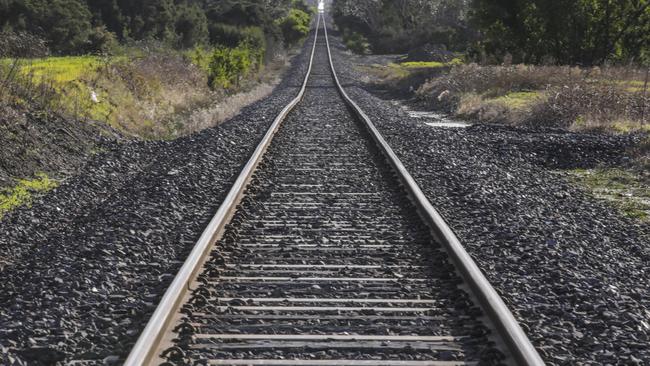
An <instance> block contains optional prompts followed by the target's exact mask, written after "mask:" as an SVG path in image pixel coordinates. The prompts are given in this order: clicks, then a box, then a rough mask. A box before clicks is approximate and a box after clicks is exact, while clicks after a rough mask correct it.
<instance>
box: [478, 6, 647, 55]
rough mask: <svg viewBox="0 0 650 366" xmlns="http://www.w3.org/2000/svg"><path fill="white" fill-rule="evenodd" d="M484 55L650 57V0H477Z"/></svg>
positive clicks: (480, 44) (479, 49)
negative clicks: (649, 48)
mask: <svg viewBox="0 0 650 366" xmlns="http://www.w3.org/2000/svg"><path fill="white" fill-rule="evenodd" d="M471 19H472V22H473V24H474V26H475V27H477V29H478V30H480V31H481V33H482V37H481V41H480V42H478V44H477V45H476V47H475V50H476V53H477V54H478V55H480V54H483V55H486V56H491V55H494V56H496V60H502V59H503V58H504V57H506V56H507V55H512V58H513V61H514V62H527V63H562V64H576V63H581V64H600V63H603V62H604V61H606V60H612V61H629V60H633V61H637V62H640V61H646V62H647V61H650V60H648V57H650V54H649V53H648V52H649V50H648V47H649V46H650V1H648V0H620V1H612V0H572V1H549V0H474V1H473V6H472V13H471Z"/></svg>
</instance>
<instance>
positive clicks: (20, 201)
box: [0, 173, 58, 219]
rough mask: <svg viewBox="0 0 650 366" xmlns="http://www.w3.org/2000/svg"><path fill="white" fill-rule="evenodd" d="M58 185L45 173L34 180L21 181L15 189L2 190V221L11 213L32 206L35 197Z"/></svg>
mask: <svg viewBox="0 0 650 366" xmlns="http://www.w3.org/2000/svg"><path fill="white" fill-rule="evenodd" d="M57 185H58V183H57V182H56V181H54V180H52V179H50V178H49V177H48V176H47V175H46V174H44V173H37V174H36V178H34V179H20V180H18V184H17V185H16V186H15V187H13V188H6V189H3V190H0V219H1V218H2V217H3V216H4V215H5V214H6V213H7V212H9V211H11V210H13V209H15V208H17V207H20V206H23V205H31V203H32V201H33V199H34V195H36V194H40V193H44V192H47V191H49V190H51V189H54V188H56V187H57Z"/></svg>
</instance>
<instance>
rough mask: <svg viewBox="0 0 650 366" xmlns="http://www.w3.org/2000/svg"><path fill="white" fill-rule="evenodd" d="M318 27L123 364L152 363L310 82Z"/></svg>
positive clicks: (317, 22)
mask: <svg viewBox="0 0 650 366" xmlns="http://www.w3.org/2000/svg"><path fill="white" fill-rule="evenodd" d="M319 28H320V16H319V17H318V20H317V21H316V31H315V32H314V33H315V34H314V44H313V46H312V49H311V55H310V58H309V66H308V68H307V72H306V73H305V78H304V81H303V83H302V86H301V88H300V91H299V92H298V94H297V96H296V97H295V98H294V99H293V100H291V102H289V104H287V106H286V107H284V109H283V110H282V111H281V112H280V114H279V115H278V116H277V117H276V118H275V120H274V121H273V123H272V124H271V126H270V127H269V129H268V130H267V132H266V134H265V135H264V138H263V139H262V141H261V142H260V143H259V145H258V146H257V148H256V149H255V152H254V153H253V155H252V156H251V158H250V159H249V160H248V163H247V164H246V166H244V168H243V169H242V171H241V173H240V174H239V176H238V177H237V180H236V181H235V183H234V184H233V186H232V188H231V189H230V191H229V192H228V195H227V196H226V198H225V199H224V201H223V203H222V204H221V206H220V207H219V209H218V210H217V213H216V214H215V215H214V217H213V218H212V220H211V221H210V223H209V224H208V226H207V227H206V229H205V230H204V231H203V233H202V234H201V237H200V238H199V240H198V242H197V243H196V244H195V245H194V248H193V249H192V252H191V253H190V255H189V257H188V258H187V259H186V261H185V262H184V263H183V266H182V267H181V269H180V270H179V272H178V274H177V275H176V277H175V278H174V280H173V282H172V284H171V285H170V287H169V288H168V289H167V291H166V292H165V294H164V295H163V297H162V300H161V302H160V304H159V305H158V307H157V308H156V310H155V311H154V313H153V315H152V316H151V318H150V319H149V322H148V323H147V325H146V327H145V329H144V330H143V331H142V333H141V334H140V337H139V338H138V340H137V342H136V344H135V346H134V347H133V348H132V349H131V352H130V354H129V356H128V357H127V359H126V361H125V363H124V365H125V366H142V365H145V364H147V363H149V362H151V361H152V360H153V359H154V358H155V357H156V356H157V355H156V354H155V352H156V350H157V349H158V347H159V344H160V342H161V340H162V337H163V335H164V331H165V330H166V328H167V327H168V326H169V324H170V322H171V321H172V319H173V317H174V315H175V314H176V312H177V310H178V308H179V306H180V305H181V301H182V299H183V297H184V296H185V294H186V293H187V291H188V290H189V287H190V284H191V283H192V281H193V280H194V279H195V277H196V275H197V274H198V272H199V270H200V269H201V264H202V263H203V262H204V260H205V257H206V255H207V254H208V253H209V251H210V249H211V248H212V246H213V244H214V243H215V242H216V240H217V239H218V236H219V234H220V232H221V231H222V230H223V228H224V227H225V225H226V224H227V223H228V221H229V218H230V216H231V214H232V212H233V211H234V209H235V208H236V206H237V203H238V202H239V201H240V199H241V197H242V194H243V193H244V190H245V188H246V186H247V185H248V182H249V181H250V178H251V176H252V175H253V172H254V171H255V168H256V167H257V165H258V164H259V162H260V160H261V159H262V156H263V155H264V153H265V152H266V149H267V148H268V146H269V144H270V143H271V140H273V136H274V135H275V133H276V132H277V131H278V128H279V127H280V125H281V124H282V122H283V121H284V120H285V118H286V117H287V115H288V114H289V112H291V111H292V110H293V108H294V107H295V106H296V105H297V104H298V103H299V102H300V101H301V100H302V98H303V96H304V95H305V90H306V89H307V82H308V81H309V76H310V74H311V69H312V65H313V62H314V54H315V53H316V43H317V40H318V31H319Z"/></svg>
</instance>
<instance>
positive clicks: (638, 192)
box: [569, 168, 650, 222]
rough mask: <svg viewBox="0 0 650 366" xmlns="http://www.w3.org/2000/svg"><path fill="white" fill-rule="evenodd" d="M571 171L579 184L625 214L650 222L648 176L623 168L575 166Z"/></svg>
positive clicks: (649, 186)
mask: <svg viewBox="0 0 650 366" xmlns="http://www.w3.org/2000/svg"><path fill="white" fill-rule="evenodd" d="M569 173H570V174H571V176H572V177H573V179H574V181H575V182H576V183H578V184H579V185H580V186H582V187H583V188H585V189H587V190H588V191H589V192H591V193H592V194H593V195H594V196H595V197H597V198H600V199H604V200H606V201H608V202H611V203H612V204H613V205H614V206H615V207H617V208H618V209H619V210H621V212H622V213H623V214H624V215H625V216H628V217H631V218H635V219H638V220H641V221H643V222H650V185H649V184H648V178H649V177H648V176H645V177H644V176H643V175H641V174H640V173H638V172H635V171H630V170H625V169H620V168H606V169H605V168H600V169H575V170H572V171H570V172H569Z"/></svg>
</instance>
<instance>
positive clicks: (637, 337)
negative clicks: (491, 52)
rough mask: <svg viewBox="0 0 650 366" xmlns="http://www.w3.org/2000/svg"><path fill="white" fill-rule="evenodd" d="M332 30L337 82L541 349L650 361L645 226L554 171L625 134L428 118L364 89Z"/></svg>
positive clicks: (619, 153) (560, 357) (619, 148)
mask: <svg viewBox="0 0 650 366" xmlns="http://www.w3.org/2000/svg"><path fill="white" fill-rule="evenodd" d="M332 41H333V46H334V48H333V52H334V55H333V57H334V60H335V61H334V62H335V64H336V65H337V70H338V72H339V73H340V76H341V77H342V80H341V81H342V83H343V84H344V87H345V88H346V90H347V91H348V93H349V94H350V96H351V97H352V98H353V99H354V100H355V101H356V102H357V103H358V104H359V105H360V106H361V108H362V109H364V111H365V112H366V113H367V114H368V116H369V117H370V118H371V119H372V120H373V122H374V123H375V124H376V125H377V127H378V128H379V129H380V131H381V133H382V134H383V135H384V137H385V138H386V139H387V140H388V142H389V143H390V144H391V146H392V148H393V149H394V150H395V151H396V153H397V154H398V156H399V157H400V159H401V160H402V162H403V163H404V164H405V165H406V167H407V169H409V171H410V173H411V174H412V175H413V177H414V178H415V179H416V180H417V182H418V183H419V184H420V186H421V187H422V189H423V190H424V192H425V194H426V195H427V196H428V198H429V199H430V201H431V202H432V203H433V204H434V206H436V208H438V209H439V210H440V211H441V213H442V214H443V216H444V217H445V218H446V220H447V221H448V223H449V224H450V226H451V227H452V228H453V229H454V231H455V232H456V233H457V235H458V236H459V238H460V240H461V242H462V243H463V244H464V245H465V247H466V248H467V250H468V251H469V252H470V254H471V255H472V257H473V258H474V259H475V260H476V262H477V264H478V265H479V267H480V268H481V269H482V270H483V271H484V272H485V274H486V275H487V277H488V279H489V280H490V282H491V283H492V284H493V286H494V287H495V288H496V289H497V291H498V292H499V293H500V294H501V295H502V296H503V298H504V299H505V301H506V303H507V304H508V306H509V307H510V308H511V309H512V310H513V312H514V313H515V316H516V318H517V319H518V320H520V321H521V322H522V326H523V328H524V330H525V331H526V333H527V334H528V335H529V337H530V338H531V341H532V342H533V344H534V345H535V346H536V348H537V349H538V351H539V352H540V354H541V355H542V357H543V358H544V360H545V361H546V362H547V363H548V364H552V365H575V364H594V365H596V364H598V365H601V364H648V363H650V346H649V344H650V292H649V291H648V285H647V283H648V281H649V280H650V267H649V263H650V244H649V242H648V238H649V237H650V236H649V232H650V230H648V227H647V226H641V225H640V224H638V223H636V222H634V221H631V220H630V219H626V218H624V217H622V216H621V214H620V213H618V212H617V211H615V210H614V209H613V208H611V207H609V206H608V205H607V204H606V203H604V202H602V201H598V200H596V199H594V198H592V197H591V196H589V195H588V194H587V193H585V192H583V191H581V190H580V189H579V188H577V187H575V186H574V185H572V184H570V183H569V180H568V179H567V178H566V175H564V174H561V173H559V172H557V170H558V169H565V168H577V167H593V166H596V165H597V164H600V163H605V164H608V163H609V164H611V163H617V162H618V161H620V160H624V159H625V158H624V156H625V151H626V149H627V148H628V147H629V146H631V144H632V143H634V138H633V137H620V136H618V137H617V136H607V135H599V134H580V133H570V132H566V131H560V130H550V129H522V128H514V127H507V126H494V125H492V126H490V125H477V126H473V127H470V128H466V129H449V128H432V127H429V126H427V125H425V124H424V123H423V122H422V121H421V120H419V119H416V118H411V117H409V116H408V115H407V114H406V113H405V112H404V111H403V110H402V109H401V108H400V107H398V106H395V105H394V104H393V103H389V102H387V101H384V100H381V99H379V98H377V97H375V96H374V95H373V94H371V93H370V92H368V91H367V90H366V89H365V87H364V85H362V84H360V83H358V82H357V80H363V77H362V76H363V75H361V74H359V73H358V72H357V71H355V64H354V63H353V62H352V61H350V60H351V59H352V57H350V55H349V54H347V53H346V52H345V51H344V50H343V48H342V46H341V43H340V41H338V40H337V39H333V40H332ZM354 59H355V60H358V58H357V57H354Z"/></svg>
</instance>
